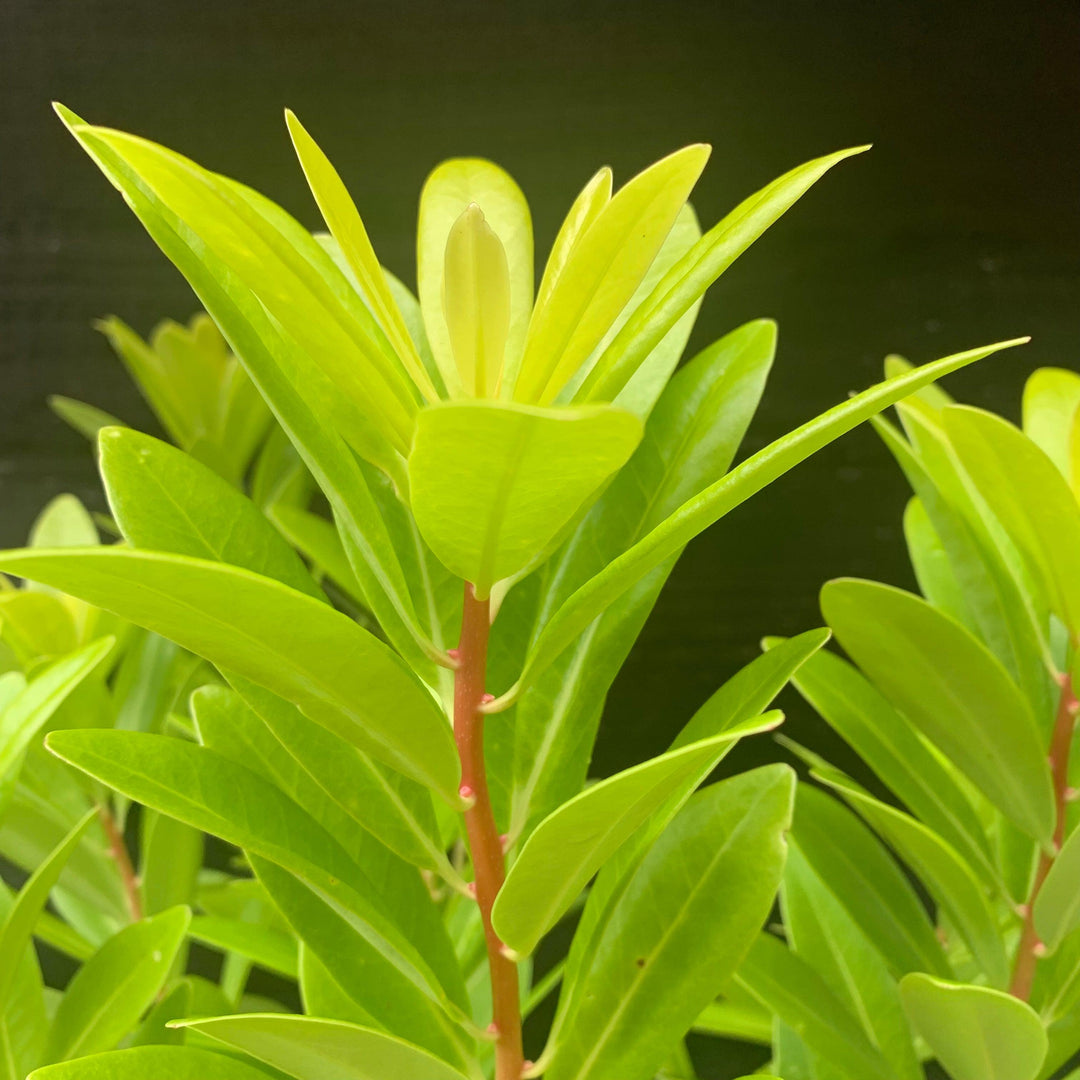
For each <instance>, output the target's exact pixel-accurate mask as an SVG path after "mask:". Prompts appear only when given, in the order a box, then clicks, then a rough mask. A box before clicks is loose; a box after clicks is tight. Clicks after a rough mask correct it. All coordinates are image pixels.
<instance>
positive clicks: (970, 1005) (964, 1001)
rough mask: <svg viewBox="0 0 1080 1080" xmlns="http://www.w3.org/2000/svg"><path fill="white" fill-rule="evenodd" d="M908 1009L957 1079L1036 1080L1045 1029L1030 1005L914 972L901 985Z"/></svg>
mask: <svg viewBox="0 0 1080 1080" xmlns="http://www.w3.org/2000/svg"><path fill="white" fill-rule="evenodd" d="M900 994H901V997H902V998H903V1001H904V1008H905V1009H906V1010H907V1014H908V1017H909V1018H910V1020H911V1022H912V1024H913V1025H914V1026H915V1029H916V1030H917V1031H918V1033H919V1034H920V1035H921V1036H922V1037H923V1038H924V1039H925V1040H926V1041H927V1043H928V1044H929V1045H930V1049H931V1050H932V1051H933V1053H934V1056H935V1057H936V1058H937V1059H938V1061H940V1062H941V1064H942V1065H943V1066H944V1067H945V1068H946V1069H947V1070H948V1072H949V1075H950V1076H951V1077H953V1080H1035V1078H1036V1077H1037V1076H1038V1075H1039V1070H1040V1069H1041V1068H1042V1063H1043V1059H1044V1058H1045V1057H1046V1050H1047V1039H1046V1029H1045V1028H1044V1027H1043V1025H1042V1021H1041V1020H1040V1019H1039V1017H1038V1016H1037V1015H1036V1013H1035V1012H1034V1010H1033V1009H1032V1008H1031V1006H1030V1005H1028V1004H1027V1003H1026V1002H1023V1001H1020V1000H1019V998H1015V997H1013V996H1012V995H1011V994H1006V993H1003V992H1002V991H1000V990H990V989H988V988H987V987H985V986H968V985H965V984H963V983H956V982H947V981H946V980H944V979H935V978H932V977H931V976H929V975H923V974H921V973H915V974H911V975H906V976H905V977H904V978H903V979H901V980H900Z"/></svg>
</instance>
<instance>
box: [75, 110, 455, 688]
mask: <svg viewBox="0 0 1080 1080" xmlns="http://www.w3.org/2000/svg"><path fill="white" fill-rule="evenodd" d="M57 112H58V113H59V115H60V117H61V119H62V120H63V121H64V123H65V124H66V125H67V126H68V129H69V130H70V131H71V132H72V134H73V135H74V136H75V138H76V139H77V140H78V141H79V143H80V145H82V147H83V149H85V150H86V152H87V153H88V154H89V155H90V157H91V158H92V159H93V160H94V162H95V163H96V164H97V165H98V167H99V168H100V169H101V170H102V172H103V173H104V174H105V175H106V177H107V178H108V179H109V180H110V181H111V182H112V184H113V185H114V186H115V187H117V188H118V189H119V190H120V191H121V192H123V194H124V197H125V199H126V200H127V202H128V204H129V205H130V206H131V208H132V209H133V210H134V212H135V214H136V215H137V216H138V218H139V220H140V221H141V222H142V223H143V225H144V226H145V227H146V229H147V231H148V232H149V233H150V235H151V237H153V239H154V241H155V243H157V245H158V246H159V247H160V248H161V250H162V251H163V252H164V253H165V254H166V255H167V256H168V258H169V259H170V260H171V261H172V262H173V263H174V264H175V265H176V266H177V267H178V269H179V270H180V271H181V273H183V275H184V276H185V277H186V278H187V280H188V282H189V283H190V285H191V286H192V288H193V289H194V290H195V292H196V294H197V295H198V297H199V299H200V301H201V302H202V304H203V306H204V307H205V308H206V310H207V311H208V312H210V314H211V315H212V316H213V318H214V321H215V323H216V324H217V325H218V326H219V327H220V328H221V330H222V332H223V333H224V334H225V336H226V338H227V339H228V341H229V345H230V346H231V348H232V350H233V351H234V352H235V353H236V355H237V356H238V357H239V358H240V360H241V362H242V363H243V364H244V367H245V370H246V371H247V372H248V374H249V375H250V376H251V379H252V381H253V382H254V383H255V385H256V386H257V387H258V388H259V392H260V393H261V394H262V396H263V397H264V398H265V399H266V401H267V402H268V404H269V405H270V406H271V408H272V409H273V411H274V414H275V416H276V417H277V419H278V422H279V423H280V424H281V427H282V429H283V431H284V432H285V433H286V434H287V435H288V438H289V440H290V441H291V442H292V444H293V446H294V447H295V448H296V451H297V452H298V453H299V454H300V456H301V458H302V459H303V462H304V464H305V465H306V466H307V468H308V469H309V470H310V471H311V473H312V475H313V476H314V477H315V479H316V481H317V482H318V484H319V487H320V488H321V489H322V491H323V493H324V494H325V495H326V497H327V499H328V500H329V502H330V504H331V506H332V507H333V510H334V514H335V517H336V518H337V520H338V522H339V523H340V526H341V531H342V536H343V539H344V540H345V541H346V550H347V551H348V553H349V559H350V562H352V564H353V569H354V570H355V571H356V573H357V575H358V576H359V577H360V578H361V581H362V583H363V587H364V595H365V597H366V598H367V600H368V604H369V606H370V607H371V609H372V611H373V612H374V614H375V616H376V618H377V619H378V620H379V624H380V625H381V626H382V628H383V630H384V631H385V633H386V634H387V636H388V637H389V638H390V640H391V641H392V642H394V644H395V645H396V646H397V648H398V650H399V651H400V652H401V653H402V655H404V656H406V657H407V658H408V659H409V660H410V662H411V663H412V664H413V666H414V667H415V668H416V669H417V670H422V669H423V666H424V665H425V664H429V663H430V659H429V658H430V656H431V654H432V653H433V652H435V648H434V646H433V645H432V644H431V642H430V641H429V640H428V639H427V638H426V636H425V635H424V633H423V631H422V630H421V629H420V627H419V623H418V621H417V618H416V613H415V610H414V609H413V606H412V601H411V599H410V596H409V590H408V586H407V585H406V582H405V576H404V574H403V572H402V569H401V566H400V564H399V563H398V561H397V558H396V556H395V554H394V550H393V545H392V543H391V541H390V538H389V537H388V536H387V535H386V530H385V528H384V527H383V524H382V519H381V517H380V515H379V513H378V510H377V508H376V506H375V503H374V501H373V500H372V498H371V493H370V491H369V490H368V485H367V483H366V481H365V479H364V475H363V473H362V472H361V470H360V467H359V464H358V462H357V460H356V456H355V455H354V454H353V452H352V451H351V449H350V448H349V447H348V446H347V445H346V444H345V442H344V441H343V439H342V438H341V436H340V435H339V434H338V433H337V431H336V430H335V422H334V417H335V415H336V414H335V412H334V409H335V408H336V405H335V402H336V399H337V398H338V396H339V395H338V394H337V392H336V391H335V390H334V388H333V385H332V384H331V383H330V382H329V381H328V380H327V379H326V378H325V376H323V375H322V373H321V372H320V371H319V369H318V368H317V367H316V365H315V363H314V361H313V360H312V359H311V357H309V356H308V355H307V354H306V353H305V352H304V350H303V349H302V348H300V346H299V345H298V344H297V343H296V341H295V340H293V339H292V338H291V337H290V336H289V335H288V334H287V333H286V332H285V330H284V329H283V328H282V326H281V324H280V323H279V322H275V321H274V320H272V319H271V318H270V317H269V316H268V315H267V313H266V310H265V309H264V307H263V305H262V303H261V301H260V300H259V299H258V295H257V294H256V292H254V291H253V290H252V289H251V288H249V287H247V286H245V285H244V284H243V283H242V282H241V281H240V280H239V279H237V278H236V277H235V276H234V275H232V274H230V272H229V271H228V269H227V266H226V265H225V263H223V262H222V260H221V259H219V258H218V257H217V256H215V255H214V253H213V252H212V251H211V250H209V249H208V248H207V247H206V246H205V245H203V244H200V243H199V242H198V241H197V239H196V238H195V237H193V236H192V235H191V234H190V233H189V232H188V231H187V230H186V229H185V228H184V226H183V225H182V224H181V223H180V222H179V221H178V220H177V218H176V216H175V215H174V214H173V213H172V212H171V211H170V210H169V209H168V207H167V206H166V205H165V203H164V202H163V201H162V200H161V199H160V198H159V197H157V196H156V195H155V193H154V192H153V191H152V190H150V189H149V188H147V186H146V185H145V184H143V183H142V182H141V181H140V179H139V177H138V175H137V173H136V172H135V171H134V170H133V169H132V168H131V167H130V166H129V165H128V164H127V163H126V162H125V161H124V160H123V158H121V157H120V156H119V155H118V154H117V153H116V152H115V151H113V150H112V149H110V148H109V147H108V146H107V145H106V144H105V143H104V142H102V141H101V140H100V139H97V138H95V137H94V136H93V134H91V133H90V131H89V129H88V128H86V127H85V126H83V125H82V123H81V121H80V120H79V118H78V117H77V116H76V115H75V114H74V113H72V112H71V111H70V110H68V109H65V108H64V107H63V106H59V105H58V106H57ZM294 224H295V223H294ZM296 228H297V229H299V226H296ZM271 440H273V435H272V436H271ZM395 478H396V480H397V482H399V483H405V480H406V478H405V476H404V470H403V469H398V470H397V473H396V477H395Z"/></svg>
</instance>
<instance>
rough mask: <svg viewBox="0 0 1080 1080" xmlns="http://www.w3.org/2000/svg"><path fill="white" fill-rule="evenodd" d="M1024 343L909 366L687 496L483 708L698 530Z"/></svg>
mask: <svg viewBox="0 0 1080 1080" xmlns="http://www.w3.org/2000/svg"><path fill="white" fill-rule="evenodd" d="M1026 340H1027V339H1017V340H1016V341H1013V342H1003V343H1001V344H999V345H990V346H986V347H985V348H982V349H973V350H971V351H969V352H965V353H958V354H956V355H955V356H950V357H946V358H945V359H943V360H938V361H935V362H934V363H932V364H924V365H923V366H922V367H919V368H914V369H913V370H912V371H910V372H909V373H908V374H906V375H900V376H898V377H897V378H894V379H889V380H887V381H886V382H883V383H879V384H878V385H877V386H874V387H871V388H870V389H869V390H865V391H863V392H862V393H861V394H856V395H855V396H854V397H852V398H849V399H848V400H847V401H846V402H844V403H843V404H841V405H837V406H835V407H834V408H832V409H829V410H828V411H827V412H824V413H822V414H821V415H820V416H818V417H816V418H815V419H813V420H811V421H809V422H808V423H806V424H803V425H802V427H799V428H796V429H795V431H792V432H790V433H789V434H787V435H785V436H784V437H783V438H781V439H778V440H777V441H776V442H774V443H770V444H769V445H768V446H766V447H765V448H764V449H763V450H759V451H758V452H757V453H756V454H754V455H752V456H751V457H749V458H747V459H746V460H745V461H744V462H742V463H741V464H740V465H738V466H737V467H736V468H734V469H732V470H731V472H729V473H728V474H727V475H726V476H725V477H723V478H722V479H721V480H717V481H716V482H715V483H713V484H711V485H710V486H708V487H707V488H705V489H704V490H703V491H701V492H699V493H698V494H696V495H694V496H693V497H692V498H690V499H688V500H687V501H686V502H685V503H683V505H682V506H681V507H679V509H677V510H676V511H675V512H674V513H672V514H671V515H670V516H669V517H667V518H666V519H665V520H664V521H663V522H662V523H660V524H658V525H657V526H655V527H654V528H653V530H652V531H651V532H650V533H649V534H648V535H647V536H645V537H644V538H643V539H641V540H639V541H638V542H637V543H635V544H634V545H633V546H632V547H631V548H630V549H629V550H627V551H625V552H624V553H623V554H622V555H620V556H619V557H618V558H617V559H615V560H614V562H612V563H611V564H610V565H609V566H607V567H606V568H605V569H604V570H602V571H601V572H600V573H598V574H597V575H596V576H595V577H593V578H592V579H591V580H589V581H587V582H586V583H585V584H584V585H582V586H581V587H580V588H579V589H578V590H577V591H576V592H575V593H573V594H572V595H571V596H570V597H569V598H568V599H567V600H566V602H565V603H564V604H563V605H562V606H561V607H560V608H559V610H558V611H557V612H556V613H555V614H554V615H553V616H552V618H551V619H550V620H549V621H548V622H547V623H546V625H545V626H544V627H543V629H542V630H541V631H540V633H539V634H538V635H537V638H536V640H535V641H534V642H533V645H532V647H531V649H530V652H529V656H528V658H527V660H526V663H525V668H524V670H523V671H522V673H521V676H520V678H519V680H518V682H517V683H516V684H515V685H514V686H513V687H512V688H511V689H510V690H509V691H508V692H507V693H506V694H504V695H503V696H502V697H501V698H499V699H498V700H497V701H496V702H493V703H492V704H491V705H490V706H488V711H489V712H497V711H499V710H500V709H502V708H505V707H507V706H508V705H509V704H511V703H512V702H513V701H515V700H516V699H517V698H518V696H519V695H520V694H521V691H522V690H523V689H524V687H525V686H527V685H529V684H530V683H532V682H534V681H535V679H536V677H537V676H538V675H539V674H540V672H541V671H543V670H544V669H545V668H546V667H547V666H548V665H550V664H551V663H552V662H553V661H554V660H555V659H556V658H557V657H558V656H559V655H560V654H561V653H562V651H563V650H564V649H565V648H566V647H567V646H568V645H570V644H571V643H572V642H573V641H574V639H575V638H576V637H577V636H578V635H579V634H580V633H581V632H582V631H583V630H584V629H585V628H586V627H587V626H588V625H589V623H591V622H592V621H593V620H594V619H595V618H596V616H597V615H599V614H600V613H601V612H602V611H604V609H605V608H607V607H608V606H610V605H611V604H612V603H614V602H615V600H616V599H618V597H619V596H621V595H622V594H623V593H624V592H626V590H627V589H629V588H631V587H632V586H633V585H634V584H635V583H636V582H637V581H639V580H640V579H641V578H642V577H644V576H645V575H646V574H647V573H648V572H649V571H650V570H652V569H653V568H654V567H655V566H658V565H659V564H660V563H662V562H663V561H664V560H665V559H666V558H668V557H669V556H670V555H673V554H675V553H676V552H677V551H679V550H680V549H681V548H682V546H683V545H684V544H686V543H687V542H688V541H690V540H692V539H693V538H694V537H695V536H696V535H697V534H698V533H700V532H703V531H704V530H705V529H707V528H708V527H709V526H710V525H712V524H713V523H714V522H716V521H719V520H720V518H722V517H723V516H724V515H725V514H727V513H728V512H730V511H731V510H733V509H734V508H735V507H736V506H738V505H740V504H741V503H743V502H745V501H746V500H747V499H748V498H750V496H751V495H754V494H756V493H757V492H758V491H760V490H761V489H762V488H764V487H766V486H767V485H768V484H770V483H772V481H773V480H775V479H776V478H777V477H779V476H782V475H783V474H784V473H786V472H787V471H788V470H789V469H791V468H793V467H794V466H795V465H797V464H799V462H800V461H804V460H805V459H806V458H808V457H809V456H810V455H811V454H813V453H814V452H815V451H817V450H820V449H821V447H823V446H827V445H828V444H829V443H830V442H832V441H833V439H836V438H838V437H839V436H840V435H843V434H844V433H845V432H847V431H850V430H851V429H852V428H853V427H856V426H857V425H858V424H860V423H862V421H863V420H866V419H868V418H869V417H870V416H872V415H874V414H875V413H877V412H880V411H881V410H882V409H885V408H888V406H889V405H892V404H893V403H894V402H896V401H899V400H900V398H902V397H904V396H906V395H907V394H910V393H912V392H913V391H915V390H918V389H919V388H920V387H921V386H924V385H926V384H927V383H929V382H932V381H933V380H934V379H938V378H941V377H942V376H944V375H947V374H948V373H949V372H950V371H955V370H956V369H958V368H961V367H964V366H965V365H967V364H971V363H974V362H975V361H976V360H981V359H982V358H983V357H985V356H989V355H990V354H991V353H994V352H997V351H998V350H999V349H1002V348H1005V347H1008V346H1011V345H1014V344H1021V343H1022V341H1026Z"/></svg>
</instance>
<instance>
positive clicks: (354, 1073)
mask: <svg viewBox="0 0 1080 1080" xmlns="http://www.w3.org/2000/svg"><path fill="white" fill-rule="evenodd" d="M174 1026H177V1027H181V1028H183V1029H185V1030H188V1031H197V1032H199V1033H200V1034H202V1035H206V1036H208V1037H209V1038H211V1039H215V1040H216V1041H218V1042H220V1043H224V1044H225V1045H226V1046H228V1047H230V1048H232V1049H234V1050H240V1051H242V1052H243V1053H245V1054H250V1055H251V1056H252V1057H253V1058H256V1059H257V1060H259V1061H263V1062H265V1063H266V1064H267V1065H271V1066H273V1067H274V1068H275V1069H280V1070H281V1071H282V1072H284V1073H287V1074H288V1075H289V1076H293V1077H296V1080H328V1078H330V1077H332V1078H333V1080H414V1078H415V1080H421V1078H422V1080H464V1076H463V1074H462V1073H460V1072H459V1071H458V1070H457V1069H454V1068H451V1067H450V1066H449V1065H447V1064H446V1063H445V1062H443V1061H440V1060H439V1058H437V1057H433V1056H432V1055H431V1054H429V1053H427V1051H425V1050H422V1049H420V1047H418V1046H414V1045H413V1044H412V1043H408V1042H405V1040H404V1039H399V1038H396V1037H395V1036H393V1035H387V1034H385V1033H384V1032H381V1031H375V1030H373V1029H371V1028H365V1027H359V1026H358V1025H356V1024H347V1023H343V1022H342V1021H340V1020H321V1019H317V1018H315V1017H310V1016H285V1015H283V1014H281V1013H266V1014H252V1015H248V1016H220V1017H211V1018H209V1019H206V1020H184V1021H181V1022H180V1023H179V1024H177V1025H174Z"/></svg>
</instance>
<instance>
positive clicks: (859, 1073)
mask: <svg viewBox="0 0 1080 1080" xmlns="http://www.w3.org/2000/svg"><path fill="white" fill-rule="evenodd" d="M735 978H736V982H737V983H738V985H740V986H741V987H743V988H744V989H745V990H746V991H748V992H749V993H750V994H751V995H752V996H753V997H754V998H755V999H756V1000H758V1001H760V1002H761V1003H762V1004H763V1005H766V1006H767V1007H768V1008H769V1009H771V1010H772V1011H773V1013H775V1015H776V1016H777V1017H778V1018H779V1019H780V1020H781V1021H782V1022H783V1023H784V1025H785V1026H786V1027H788V1028H789V1029H790V1030H792V1031H793V1032H795V1033H796V1034H797V1035H798V1037H799V1039H800V1040H802V1041H803V1042H804V1043H805V1044H806V1046H807V1047H808V1048H810V1049H811V1050H812V1051H813V1052H814V1053H815V1054H816V1055H818V1056H820V1057H822V1058H823V1059H824V1060H826V1061H828V1062H829V1063H830V1064H832V1065H834V1066H836V1067H837V1068H838V1069H840V1070H841V1075H842V1076H843V1077H844V1080H895V1076H896V1074H895V1073H894V1072H893V1070H892V1068H891V1067H890V1065H889V1063H888V1062H887V1061H886V1060H885V1058H884V1057H883V1056H882V1054H881V1052H880V1051H879V1050H878V1049H877V1048H876V1047H875V1046H874V1045H873V1044H872V1043H871V1042H870V1040H869V1039H868V1038H867V1036H866V1034H865V1032H864V1031H863V1030H862V1028H861V1027H860V1026H859V1022H858V1020H856V1018H855V1017H854V1016H853V1015H852V1014H851V1012H850V1011H849V1010H848V1009H847V1007H846V1006H845V1005H844V1003H843V1002H842V1001H841V1000H840V999H839V998H838V997H837V996H836V994H835V993H834V992H833V990H832V989H831V987H830V986H829V984H828V983H827V982H826V981H825V980H824V979H823V978H822V977H821V975H819V974H818V972H817V971H816V970H815V969H814V968H813V967H812V966H811V965H810V964H809V963H807V961H805V960H803V959H802V958H801V957H800V956H797V955H796V954H795V953H794V952H792V951H791V950H790V949H789V948H788V947H787V946H786V945H785V944H784V943H783V942H782V941H780V940H779V939H777V938H775V937H773V936H772V935H771V934H760V935H759V936H758V938H757V940H756V941H755V942H754V946H753V948H752V949H751V950H750V952H749V954H748V955H747V957H746V959H745V960H744V961H743V963H742V964H741V965H740V967H739V970H738V973H737V974H736V976H735ZM785 1075H788V1076H790V1075H791V1073H787V1072H786V1073H785Z"/></svg>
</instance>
